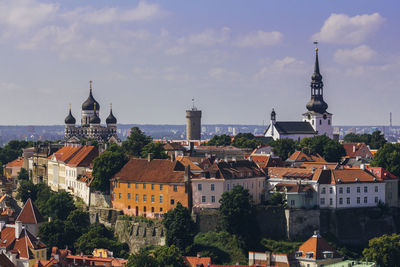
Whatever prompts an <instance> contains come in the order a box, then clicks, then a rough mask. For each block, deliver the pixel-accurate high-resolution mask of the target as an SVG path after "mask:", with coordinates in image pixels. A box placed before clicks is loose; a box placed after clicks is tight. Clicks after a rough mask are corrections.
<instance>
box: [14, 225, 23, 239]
mask: <svg viewBox="0 0 400 267" xmlns="http://www.w3.org/2000/svg"><path fill="white" fill-rule="evenodd" d="M21 232H22V222H21V221H16V222H15V238H19V236H20V235H21Z"/></svg>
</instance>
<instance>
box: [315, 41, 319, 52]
mask: <svg viewBox="0 0 400 267" xmlns="http://www.w3.org/2000/svg"><path fill="white" fill-rule="evenodd" d="M314 44H315V51H316V52H318V41H314Z"/></svg>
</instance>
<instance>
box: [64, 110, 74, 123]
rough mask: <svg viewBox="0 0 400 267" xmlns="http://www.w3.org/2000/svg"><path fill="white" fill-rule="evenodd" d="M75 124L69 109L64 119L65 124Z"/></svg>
mask: <svg viewBox="0 0 400 267" xmlns="http://www.w3.org/2000/svg"><path fill="white" fill-rule="evenodd" d="M75 123H76V119H75V118H74V116H72V113H71V109H69V114H68V116H67V117H66V118H65V124H75Z"/></svg>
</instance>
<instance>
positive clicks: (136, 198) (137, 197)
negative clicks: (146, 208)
mask: <svg viewBox="0 0 400 267" xmlns="http://www.w3.org/2000/svg"><path fill="white" fill-rule="evenodd" d="M135 200H136V202H139V195H138V194H136V196H135Z"/></svg>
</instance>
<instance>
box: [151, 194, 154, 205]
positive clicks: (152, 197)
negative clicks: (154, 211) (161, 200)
mask: <svg viewBox="0 0 400 267" xmlns="http://www.w3.org/2000/svg"><path fill="white" fill-rule="evenodd" d="M151 203H154V195H151Z"/></svg>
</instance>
